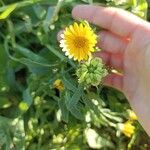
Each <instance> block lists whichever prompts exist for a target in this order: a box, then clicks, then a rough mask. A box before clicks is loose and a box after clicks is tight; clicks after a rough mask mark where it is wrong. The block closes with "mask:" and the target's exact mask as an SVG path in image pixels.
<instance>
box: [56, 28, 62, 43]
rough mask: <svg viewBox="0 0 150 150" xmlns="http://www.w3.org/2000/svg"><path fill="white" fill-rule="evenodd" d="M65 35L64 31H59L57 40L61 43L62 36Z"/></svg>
mask: <svg viewBox="0 0 150 150" xmlns="http://www.w3.org/2000/svg"><path fill="white" fill-rule="evenodd" d="M62 33H63V30H61V31H59V32H58V33H57V40H58V41H60V40H61V39H62V37H61V34H62Z"/></svg>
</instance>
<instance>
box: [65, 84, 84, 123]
mask: <svg viewBox="0 0 150 150" xmlns="http://www.w3.org/2000/svg"><path fill="white" fill-rule="evenodd" d="M82 91H83V89H82V88H81V87H80V86H79V88H78V89H77V90H76V91H75V92H74V94H73V96H72V97H71V96H70V93H69V92H66V106H67V109H68V110H69V111H70V112H71V114H72V115H73V116H75V117H76V118H77V119H80V120H83V119H84V114H83V112H82V111H81V109H80V108H79V107H78V105H77V103H78V101H79V100H80V98H81V96H82Z"/></svg>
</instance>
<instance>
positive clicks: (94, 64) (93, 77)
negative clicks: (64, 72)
mask: <svg viewBox="0 0 150 150" xmlns="http://www.w3.org/2000/svg"><path fill="white" fill-rule="evenodd" d="M76 74H77V76H78V81H79V83H84V84H85V85H93V86H97V85H99V83H100V82H101V80H102V78H103V77H105V76H106V75H107V70H106V69H105V67H104V64H103V63H102V59H100V58H92V59H91V60H90V61H89V62H85V63H83V64H81V65H80V67H79V68H78V70H77V72H76Z"/></svg>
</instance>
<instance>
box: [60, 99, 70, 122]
mask: <svg viewBox="0 0 150 150" xmlns="http://www.w3.org/2000/svg"><path fill="white" fill-rule="evenodd" d="M63 100H64V99H59V100H58V105H59V108H60V110H61V114H62V120H63V121H64V122H66V123H68V119H69V111H68V110H67V107H66V105H65V101H63Z"/></svg>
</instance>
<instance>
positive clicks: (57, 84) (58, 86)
mask: <svg viewBox="0 0 150 150" xmlns="http://www.w3.org/2000/svg"><path fill="white" fill-rule="evenodd" d="M53 85H54V87H55V88H56V89H58V90H59V91H62V90H64V85H63V83H62V81H61V80H60V79H57V80H55V82H54V84H53Z"/></svg>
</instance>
